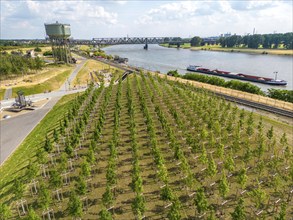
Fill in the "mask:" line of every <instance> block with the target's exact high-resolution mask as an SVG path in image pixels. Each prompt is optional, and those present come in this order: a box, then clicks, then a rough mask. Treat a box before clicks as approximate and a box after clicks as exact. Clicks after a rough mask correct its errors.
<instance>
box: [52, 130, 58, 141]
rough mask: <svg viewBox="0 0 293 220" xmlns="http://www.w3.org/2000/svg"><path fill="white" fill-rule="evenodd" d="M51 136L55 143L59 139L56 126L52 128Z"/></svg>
mask: <svg viewBox="0 0 293 220" xmlns="http://www.w3.org/2000/svg"><path fill="white" fill-rule="evenodd" d="M53 137H54V141H55V143H57V142H58V140H59V132H58V130H57V129H56V128H55V129H54V132H53Z"/></svg>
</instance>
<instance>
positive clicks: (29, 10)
mask: <svg viewBox="0 0 293 220" xmlns="http://www.w3.org/2000/svg"><path fill="white" fill-rule="evenodd" d="M0 4H1V27H0V28H1V37H2V38H43V37H44V34H45V30H44V26H43V24H44V23H51V22H55V21H59V22H60V23H61V22H62V23H69V24H70V25H71V31H72V36H73V37H74V38H87V39H90V38H92V37H115V36H126V35H127V34H129V35H130V36H181V37H185V36H194V35H199V36H202V37H204V36H211V35H217V34H219V33H226V32H232V33H237V34H244V33H248V32H250V33H251V32H252V30H253V28H254V27H255V28H256V30H257V31H258V33H272V32H273V31H274V30H276V31H278V32H289V31H292V2H291V1H290V2H288V1H230V0H221V1H201V0H198V1H191V0H190V1H152V2H150V1H138V0H137V1H114V0H107V1H106V0H100V1H90V0H87V1H86V0H74V1H70V0H67V1H66V0H60V1H59V0H58V1H57V0H55V1H53V0H52V1H43V0H42V1H41V0H39V1H37V0H33V1H32V0H22V1H2V0H0ZM125 4H126V6H127V7H125ZM122 9H123V10H122ZM118 16H119V17H118Z"/></svg>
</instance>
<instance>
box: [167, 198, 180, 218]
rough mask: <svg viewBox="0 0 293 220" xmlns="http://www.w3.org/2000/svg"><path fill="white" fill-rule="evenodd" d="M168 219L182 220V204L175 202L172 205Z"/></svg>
mask: <svg viewBox="0 0 293 220" xmlns="http://www.w3.org/2000/svg"><path fill="white" fill-rule="evenodd" d="M167 217H168V219H170V220H180V219H181V213H180V203H179V201H177V200H176V201H173V203H172V205H171V209H170V211H169V212H168V215H167Z"/></svg>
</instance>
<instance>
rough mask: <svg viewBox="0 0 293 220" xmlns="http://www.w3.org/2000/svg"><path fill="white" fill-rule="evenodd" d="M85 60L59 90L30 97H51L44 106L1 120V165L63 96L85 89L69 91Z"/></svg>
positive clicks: (7, 104)
mask: <svg viewBox="0 0 293 220" xmlns="http://www.w3.org/2000/svg"><path fill="white" fill-rule="evenodd" d="M85 62H86V60H83V61H82V62H81V63H80V64H78V65H76V68H75V69H74V70H73V71H72V73H71V75H70V76H69V78H68V80H67V81H66V82H65V83H64V85H62V86H61V87H60V90H59V91H56V92H51V93H42V94H36V95H33V96H30V97H29V98H30V99H31V100H32V101H37V100H42V99H46V98H49V99H50V100H49V101H48V102H47V104H46V105H44V106H43V107H42V108H40V109H37V110H34V111H32V112H29V113H26V114H22V115H19V116H16V117H13V118H9V119H5V120H1V121H0V165H2V164H3V162H4V161H5V160H6V159H7V158H8V157H9V156H10V155H11V154H12V153H13V152H14V151H15V150H16V149H17V147H18V146H19V145H20V144H21V142H22V141H23V140H24V139H25V138H26V136H27V135H28V134H29V133H30V132H31V131H32V130H33V129H34V128H35V126H36V125H37V124H38V123H39V122H40V121H41V120H42V119H43V118H44V117H45V116H46V114H47V113H48V112H49V111H50V110H51V109H52V108H53V107H54V105H55V104H56V103H57V102H58V100H59V99H60V98H61V97H62V96H64V95H66V94H71V93H76V92H80V91H83V90H84V89H85V88H84V89H79V90H70V91H68V88H69V87H68V84H69V83H70V82H71V81H72V80H73V79H74V77H75V76H76V74H77V73H78V71H79V70H80V69H81V67H82V66H83V65H84V63H85ZM13 102H14V99H11V100H5V101H1V107H2V108H3V107H4V108H5V107H9V106H11V105H12V103H13Z"/></svg>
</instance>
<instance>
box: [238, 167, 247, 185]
mask: <svg viewBox="0 0 293 220" xmlns="http://www.w3.org/2000/svg"><path fill="white" fill-rule="evenodd" d="M247 179H248V177H247V175H246V169H245V168H244V167H242V168H241V170H240V171H239V173H238V175H237V183H238V184H240V186H241V188H242V189H244V188H245V186H246V182H247Z"/></svg>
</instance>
